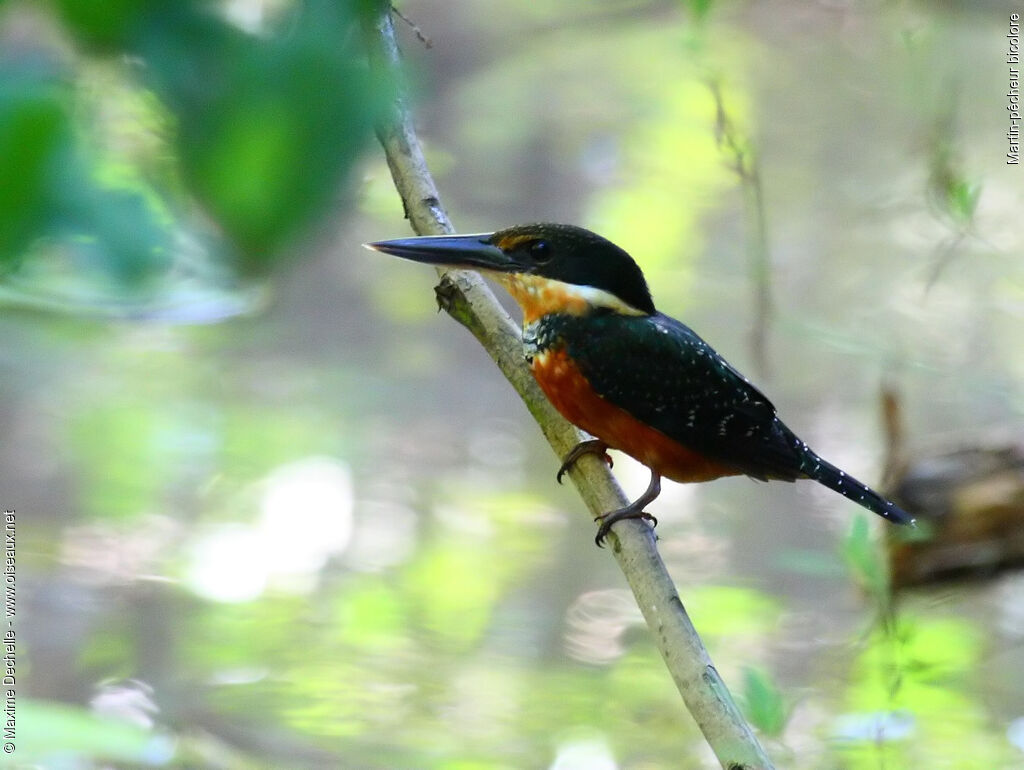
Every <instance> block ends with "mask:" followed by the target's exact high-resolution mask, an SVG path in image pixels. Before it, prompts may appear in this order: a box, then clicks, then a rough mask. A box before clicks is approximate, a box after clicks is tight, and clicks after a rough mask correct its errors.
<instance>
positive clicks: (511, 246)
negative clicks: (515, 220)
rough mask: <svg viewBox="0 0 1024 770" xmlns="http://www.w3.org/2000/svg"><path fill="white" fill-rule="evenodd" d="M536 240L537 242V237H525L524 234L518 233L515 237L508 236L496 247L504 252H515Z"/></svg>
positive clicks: (496, 244)
mask: <svg viewBox="0 0 1024 770" xmlns="http://www.w3.org/2000/svg"><path fill="white" fill-rule="evenodd" d="M535 240H537V236H536V235H524V234H522V233H517V234H513V235H506V236H505V237H504V238H502V239H501V240H500V241H498V242H497V243H495V244H494V245H495V246H497V247H498V248H499V249H501V250H502V251H515V250H516V249H517V248H518V247H519V246H520V245H522V244H524V243H529V242H531V241H535Z"/></svg>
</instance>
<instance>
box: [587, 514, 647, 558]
mask: <svg viewBox="0 0 1024 770" xmlns="http://www.w3.org/2000/svg"><path fill="white" fill-rule="evenodd" d="M623 519H643V520H644V521H649V522H651V529H654V528H655V527H656V526H658V517H657V516H653V515H651V514H649V513H648V512H647V511H630V510H628V509H626V510H621V511H609V512H608V513H602V514H601V515H600V516H595V517H594V521H599V522H601V526H600V527H598V528H597V536H596V537H595V538H594V542H595V543H596V544H597V547H598V548H604V541H605V538H607V537H608V533H609V532H611V531H612V525H614V524H615V523H616V522H619V521H622V520H623Z"/></svg>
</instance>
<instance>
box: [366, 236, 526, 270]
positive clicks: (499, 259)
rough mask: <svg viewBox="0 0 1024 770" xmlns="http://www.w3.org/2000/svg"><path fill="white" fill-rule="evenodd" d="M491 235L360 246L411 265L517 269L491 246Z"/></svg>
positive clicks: (386, 242) (446, 237) (504, 255)
mask: <svg viewBox="0 0 1024 770" xmlns="http://www.w3.org/2000/svg"><path fill="white" fill-rule="evenodd" d="M491 235H492V233H478V234H476V235H424V236H421V237H419V238H398V239H397V240H393V241H377V242H376V243H364V244H363V245H364V246H366V248H368V249H373V250H374V251H382V252H384V253H385V254H392V255H394V256H396V257H402V258H403V259H411V260H412V261H413V262H424V263H426V264H428V265H444V266H446V267H460V268H476V269H481V268H482V269H484V270H498V271H501V272H508V271H512V270H515V269H516V268H517V265H516V263H515V261H514V260H513V259H512V258H511V257H509V256H508V255H507V254H506V253H505V252H504V251H502V250H501V249H499V248H498V247H497V246H495V245H494V244H492V243H491Z"/></svg>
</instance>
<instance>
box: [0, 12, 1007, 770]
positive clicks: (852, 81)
mask: <svg viewBox="0 0 1024 770" xmlns="http://www.w3.org/2000/svg"><path fill="white" fill-rule="evenodd" d="M366 5H369V4H368V3H355V2H349V3H346V2H328V1H327V0H308V1H307V2H301V1H300V0H181V2H177V3H163V2H157V1H156V0H116V2H105V3H93V2H85V0H51V1H49V2H39V1H36V2H33V1H30V0H20V1H19V0H8V1H7V2H5V3H2V4H0V204H2V205H0V303H2V313H0V335H2V338H3V340H4V342H5V344H4V345H3V347H2V353H0V389H2V394H3V398H2V400H0V490H2V496H0V505H2V506H3V507H4V508H5V509H8V510H13V511H14V512H15V517H16V544H17V545H16V547H17V551H16V564H17V572H16V616H15V617H14V618H13V619H12V621H13V624H14V630H15V632H16V638H17V666H18V669H17V740H16V741H15V744H16V751H15V752H14V753H13V754H9V755H4V756H3V757H2V758H0V763H4V764H6V765H8V766H26V767H47V768H76V769H77V768H99V767H203V768H207V767H209V768H250V767H254V768H258V767H267V768H271V767H273V768H277V767H288V768H294V767H340V768H439V769H440V768H444V769H445V770H484V769H488V770H489V769H491V768H553V769H557V770H577V769H580V770H582V769H584V768H586V769H588V770H591V769H598V770H612V769H613V768H634V769H640V768H643V769H644V770H654V769H655V768H680V767H683V768H702V767H709V766H713V765H714V759H713V757H712V756H711V755H710V753H709V751H708V749H707V748H706V747H705V746H704V744H703V741H702V739H701V737H700V735H699V733H698V731H697V729H696V727H695V726H694V725H693V722H692V719H691V718H690V717H689V715H688V714H687V713H686V711H685V709H684V708H683V706H682V704H681V702H680V700H679V697H678V694H677V692H676V690H675V688H674V685H673V683H672V682H671V680H670V678H669V677H668V676H667V674H666V673H665V671H664V669H663V666H662V664H661V661H660V659H659V657H658V654H657V652H656V650H655V648H654V646H653V644H652V643H651V640H650V638H649V635H648V631H647V629H646V627H645V626H643V624H642V622H641V619H640V616H639V612H638V610H637V609H636V607H635V605H634V604H633V602H632V599H631V596H630V595H629V593H628V591H627V589H626V586H625V582H624V580H623V578H622V576H621V574H620V573H619V571H618V569H617V567H616V566H615V564H614V562H613V559H612V558H611V557H610V556H609V554H608V553H607V552H604V551H599V550H598V549H596V548H595V547H594V545H593V541H592V539H593V534H594V528H593V524H592V522H591V521H590V518H589V516H588V515H587V512H586V511H585V509H584V507H583V505H582V504H581V502H580V501H579V499H578V498H577V496H576V494H575V492H574V491H573V490H572V489H571V488H568V487H560V486H558V485H557V484H556V483H555V481H554V473H555V470H556V468H557V465H558V460H557V458H555V457H554V456H553V455H552V454H551V452H550V450H549V449H548V447H547V445H546V443H544V442H543V440H542V439H541V437H540V434H539V431H538V430H537V428H536V426H535V425H534V423H533V422H532V420H531V419H530V417H529V415H528V413H527V411H526V410H525V408H524V407H523V406H522V404H521V403H520V402H519V401H518V398H517V397H516V396H515V394H514V393H513V392H512V390H511V388H510V387H509V386H508V385H507V384H506V383H505V381H504V380H503V379H502V377H501V376H500V374H499V373H498V371H497V370H496V369H495V368H494V367H493V365H492V364H491V362H490V359H489V358H488V356H487V354H486V353H485V352H484V351H483V350H481V349H480V348H479V347H478V346H477V345H476V343H475V342H474V341H473V339H472V338H471V337H470V336H469V335H468V334H466V333H465V331H464V330H462V329H461V328H460V327H458V326H457V325H456V324H454V323H453V322H452V321H451V320H450V319H448V318H447V317H445V316H443V315H441V316H439V315H437V314H436V307H435V303H434V298H433V294H432V291H431V287H432V286H433V284H434V283H435V281H436V276H435V275H434V274H433V272H432V271H430V270H428V269H425V268H422V267H419V266H416V265H412V264H409V263H405V262H401V261H399V260H394V259H389V258H386V257H384V256H383V255H380V254H375V253H371V252H369V251H366V250H364V249H362V248H360V244H361V243H362V242H364V241H367V240H375V239H383V238H390V237H400V236H403V235H406V234H408V233H409V230H408V226H407V224H406V222H405V221H404V220H403V216H402V206H401V202H400V201H399V200H398V198H397V196H396V194H395V192H394V189H393V187H392V185H391V181H390V178H389V176H388V172H387V168H386V165H385V162H384V159H383V156H382V153H381V151H380V149H379V147H377V146H376V144H375V143H374V141H373V136H372V129H371V126H372V124H373V120H374V117H375V115H376V114H378V113H379V111H380V110H381V107H382V106H383V105H385V104H387V103H388V100H389V99H390V98H391V96H392V90H391V89H392V86H391V84H389V83H388V82H385V81H384V80H382V79H380V78H376V77H374V76H372V75H371V74H370V73H369V72H368V71H367V68H366V66H365V56H364V52H363V44H362V37H361V30H360V26H359V23H358V19H357V14H358V12H359V10H360V9H361V8H363V7H364V6H366ZM401 10H402V12H403V13H404V15H405V16H407V17H408V19H409V20H410V21H411V22H412V23H413V24H414V25H416V27H418V31H419V33H420V34H419V36H418V35H417V30H416V29H414V28H413V27H412V26H411V25H408V24H406V23H404V22H401V21H396V23H397V26H398V33H399V37H400V40H401V42H402V45H403V48H404V51H405V55H406V63H407V76H408V78H409V79H410V81H411V90H412V102H413V106H414V110H415V113H416V115H417V120H418V124H419V128H420V130H421V138H422V139H423V141H424V143H425V145H426V150H427V154H428V160H429V162H430V164H431V166H432V170H433V172H434V174H435V176H436V178H437V181H438V184H439V186H440V189H441V193H442V196H443V198H444V202H445V204H446V205H447V207H448V210H449V212H450V214H451V216H452V219H453V221H454V222H455V224H456V226H457V227H458V228H459V229H460V230H462V231H466V232H476V231H489V230H493V229H496V228H499V227H503V226H507V225H510V224H515V223H520V222H526V221H536V220H541V221H558V222H572V223H576V224H581V225H583V226H586V227H590V228H591V229H594V230H597V231H598V232H600V233H601V234H603V235H605V236H607V237H609V238H611V239H612V240H614V241H616V242H617V243H619V244H620V245H622V246H623V247H625V248H626V249H627V250H629V251H630V252H631V253H632V254H633V255H634V256H635V257H636V258H637V260H638V262H639V263H640V264H641V266H642V267H643V269H644V271H645V273H646V275H647V277H648V280H649V282H650V284H651V286H652V288H653V293H654V298H655V301H656V302H657V304H658V306H659V307H660V308H661V309H662V310H663V311H665V312H667V313H670V314H671V315H674V316H676V317H678V318H680V319H682V320H684V321H685V322H686V323H688V324H689V325H691V326H692V327H694V328H695V329H696V330H697V331H698V332H699V333H701V334H702V335H703V336H704V337H705V338H706V339H707V340H708V341H709V342H710V343H711V344H712V345H714V346H715V347H716V348H717V349H718V350H719V351H720V352H722V353H723V354H724V355H725V356H726V357H727V358H729V359H730V361H732V363H733V364H735V365H736V366H737V367H738V368H739V369H740V370H741V371H744V372H745V373H746V374H747V375H748V376H749V377H750V378H751V379H753V380H754V381H755V382H757V383H759V384H760V385H761V386H762V388H763V389H764V390H765V391H766V392H767V393H768V394H769V396H770V397H771V398H772V400H773V401H774V402H775V404H776V406H777V407H778V408H779V411H780V414H781V416H782V417H783V418H784V419H785V420H786V422H787V423H788V424H789V425H790V426H791V427H793V428H794V429H795V430H796V431H797V432H798V433H800V435H801V436H802V437H803V438H805V439H806V440H807V441H808V442H809V443H811V445H812V446H814V447H815V448H816V449H817V450H818V451H819V452H820V453H821V454H823V455H824V456H826V457H828V458H830V459H831V460H832V461H833V462H836V463H837V464H839V465H841V466H843V467H844V468H845V469H846V470H848V471H849V472H851V473H853V474H855V475H857V476H858V477H860V478H862V479H863V480H865V481H868V482H872V483H874V482H881V481H882V480H883V475H885V474H888V475H889V476H890V481H892V480H894V479H896V477H898V476H899V473H900V470H901V468H903V469H905V468H906V467H909V466H913V465H914V464H915V463H917V462H919V461H920V460H921V458H927V457H935V456H945V455H942V453H949V452H952V451H957V450H962V449H964V448H969V447H987V446H996V447H999V446H1003V447H1006V446H1013V445H1014V444H1015V443H1017V442H1019V439H1020V433H1021V428H1022V425H1024V387H1022V384H1021V383H1022V375H1024V346H1022V345H1021V336H1020V335H1021V329H1022V320H1024V261H1022V260H1021V258H1020V255H1021V252H1022V249H1024V230H1022V228H1021V225H1020V221H1021V220H1020V216H1021V211H1022V210H1024V174H1022V172H1021V170H1020V167H1019V166H1012V165H1007V163H1006V153H1007V150H1008V142H1007V138H1006V132H1007V131H1008V130H1009V119H1008V112H1007V109H1006V105H1007V96H1006V94H1007V92H1008V89H1009V70H1008V65H1007V63H1006V53H1007V50H1008V39H1007V37H1006V35H1007V34H1008V32H1009V15H1010V12H1011V10H1013V9H1012V7H1011V4H1008V3H1001V2H998V1H995V0H993V1H991V2H985V3H973V2H923V1H922V2H902V1H897V2H886V3H877V2H864V1H863V0H820V1H819V2H805V1H804V0H791V1H786V0H778V1H777V2H755V1H753V0H750V1H747V2H742V1H737V2H724V1H722V2H715V1H714V0H689V2H673V1H671V0H653V1H651V2H644V1H630V0H605V1H603V2H583V1H582V0H573V1H570V2H562V3H544V4H538V3H532V2H523V1H522V0H501V1H500V2H478V1H476V0H463V2H459V3H450V2H441V0H409V2H405V3H403V4H402V5H401ZM1018 10H1019V8H1018ZM424 38H425V39H424ZM883 407H885V408H884V409H883ZM883 415H887V416H888V419H887V421H886V420H883V419H882V418H883ZM886 426H888V427H886ZM887 456H888V460H887V459H886V458H887ZM615 473H616V475H617V476H618V477H619V479H620V480H621V482H622V483H623V485H624V486H625V487H626V489H627V491H628V492H629V493H630V494H631V495H636V494H637V493H639V492H640V491H642V489H643V488H644V486H645V485H646V481H647V476H646V471H645V470H644V469H643V468H640V467H638V466H636V465H635V464H633V463H632V462H631V461H630V460H629V459H628V458H625V457H621V456H617V457H616V464H615ZM986 489H987V487H986ZM1014 489H1016V491H1014ZM1006 490H1007V487H1006V485H1005V484H1004V485H1003V487H999V488H998V490H997V491H999V493H1000V494H1003V495H1004V497H1002V498H998V499H997V502H998V501H1001V500H1004V498H1005V496H1006V495H1007V494H1009V495H1011V496H1012V495H1014V494H1019V493H1020V488H1019V487H1017V488H1014V487H1013V486H1012V485H1011V486H1010V487H1009V492H1007V491H1006ZM1019 499H1024V498H1019ZM1019 499H1018V502H1019ZM1000 504H1001V503H1000ZM651 510H652V512H654V513H655V514H657V515H658V517H659V518H660V520H661V524H660V526H659V528H658V534H659V536H660V544H659V546H660V550H661V552H662V554H663V556H664V558H665V559H666V561H667V563H668V566H669V568H670V571H671V572H672V575H673V577H674V578H675V580H676V581H677V584H678V586H679V589H680V592H681V595H682V597H683V599H684V602H685V603H686V605H687V607H688V609H689V610H690V611H691V614H692V616H693V619H694V621H695V623H696V625H697V627H698V628H699V629H700V631H701V632H702V634H703V635H704V636H705V639H706V641H707V643H708V644H709V646H710V648H711V652H712V655H713V656H714V658H715V661H716V664H717V666H718V668H719V670H720V671H721V672H722V674H723V676H724V678H725V680H726V681H727V682H728V683H729V685H730V687H731V688H732V689H733V691H734V692H735V693H736V694H737V695H738V697H739V698H740V700H741V701H742V703H743V707H744V709H745V710H746V713H747V714H748V716H749V717H750V719H751V720H752V722H753V723H754V724H755V726H756V727H757V729H758V731H759V733H760V734H761V736H762V737H763V739H764V740H765V741H766V745H767V748H768V750H769V752H770V753H771V754H772V756H773V757H775V758H776V761H777V762H778V765H779V766H780V767H793V768H815V769H817V770H821V769H822V768H883V767H884V768H890V769H891V768H910V767H914V768H920V767H927V768H946V767H949V768H979V767H1011V766H1024V695H1022V693H1024V646H1022V645H1024V577H1022V576H1021V575H1020V574H1019V573H1014V572H1013V571H1012V570H1009V571H1000V572H996V571H995V570H994V569H993V570H990V572H991V574H989V576H988V578H987V579H986V580H983V581H972V582H965V581H957V582H951V581H946V582H943V583H939V584H927V585H923V586H919V587H917V588H913V589H907V590H902V591H900V592H898V593H896V592H895V591H894V588H893V586H892V584H891V582H890V580H889V578H888V566H887V561H888V557H887V555H886V554H887V550H886V544H885V542H884V539H883V538H882V530H883V527H882V525H883V522H881V520H877V521H876V520H875V518H871V519H870V520H869V518H868V515H867V514H863V513H862V512H861V510H860V509H858V508H856V507H855V506H853V505H851V504H850V503H849V502H847V501H846V500H844V499H843V498H841V497H840V496H838V495H835V494H833V493H830V492H828V491H827V490H825V489H823V488H820V487H816V486H815V485H811V484H809V483H808V484H797V485H785V484H772V485H762V484H756V483H754V482H751V481H749V480H746V479H729V480H722V481H717V482H715V483H713V484H706V485H700V486H687V487H684V486H679V485H675V484H670V485H668V487H667V488H666V489H665V491H664V492H663V494H662V496H661V498H660V499H659V500H658V501H657V502H656V504H655V505H653V506H652V507H651ZM925 529H926V530H927V527H925ZM1016 532H1018V533H1019V532H1020V528H1019V525H1018V528H1017V529H1016Z"/></svg>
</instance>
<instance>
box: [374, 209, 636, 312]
mask: <svg viewBox="0 0 1024 770" xmlns="http://www.w3.org/2000/svg"><path fill="white" fill-rule="evenodd" d="M366 246H367V248H370V249H374V250H376V251H382V252H384V253H385V254H393V255H394V256H396V257H403V258H405V259H411V260H413V261H415V262H424V263H427V264H431V265H442V266H445V267H454V268H463V269H469V270H476V271H478V272H480V273H483V274H485V275H487V276H488V277H490V278H493V279H494V280H496V281H497V282H498V283H500V284H501V285H502V286H504V287H505V288H506V289H507V290H508V292H509V293H510V294H511V295H512V296H513V297H514V298H515V299H516V301H517V302H518V303H519V305H520V307H522V309H523V315H524V320H525V321H526V322H527V323H529V322H530V321H532V320H534V319H536V318H539V317H540V316H543V315H546V314H547V313H552V312H555V313H575V314H581V315H582V314H586V313H589V312H593V311H594V310H596V309H605V310H611V311H613V312H617V313H622V314H625V315H651V314H653V313H654V312H655V311H654V302H653V301H652V300H651V293H650V291H649V290H648V289H647V282H646V281H645V280H644V276H643V273H642V272H641V271H640V268H639V267H637V264H636V262H634V261H633V258H632V257H631V256H629V254H627V253H626V252H625V251H623V250H622V249H620V248H619V247H618V246H616V245H615V244H614V243H612V242H611V241H608V240H606V239H604V238H602V237H601V236H599V235H597V234H595V233H592V232H590V231H589V230H584V229H583V228H582V227H574V226H573V225H556V224H535V225H517V226H515V227H509V228H507V229H505V230H499V231H498V232H495V233H485V234H477V235H430V236H423V237H419V238H400V239H398V240H393V241H378V242H377V243H368V244H366Z"/></svg>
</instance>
